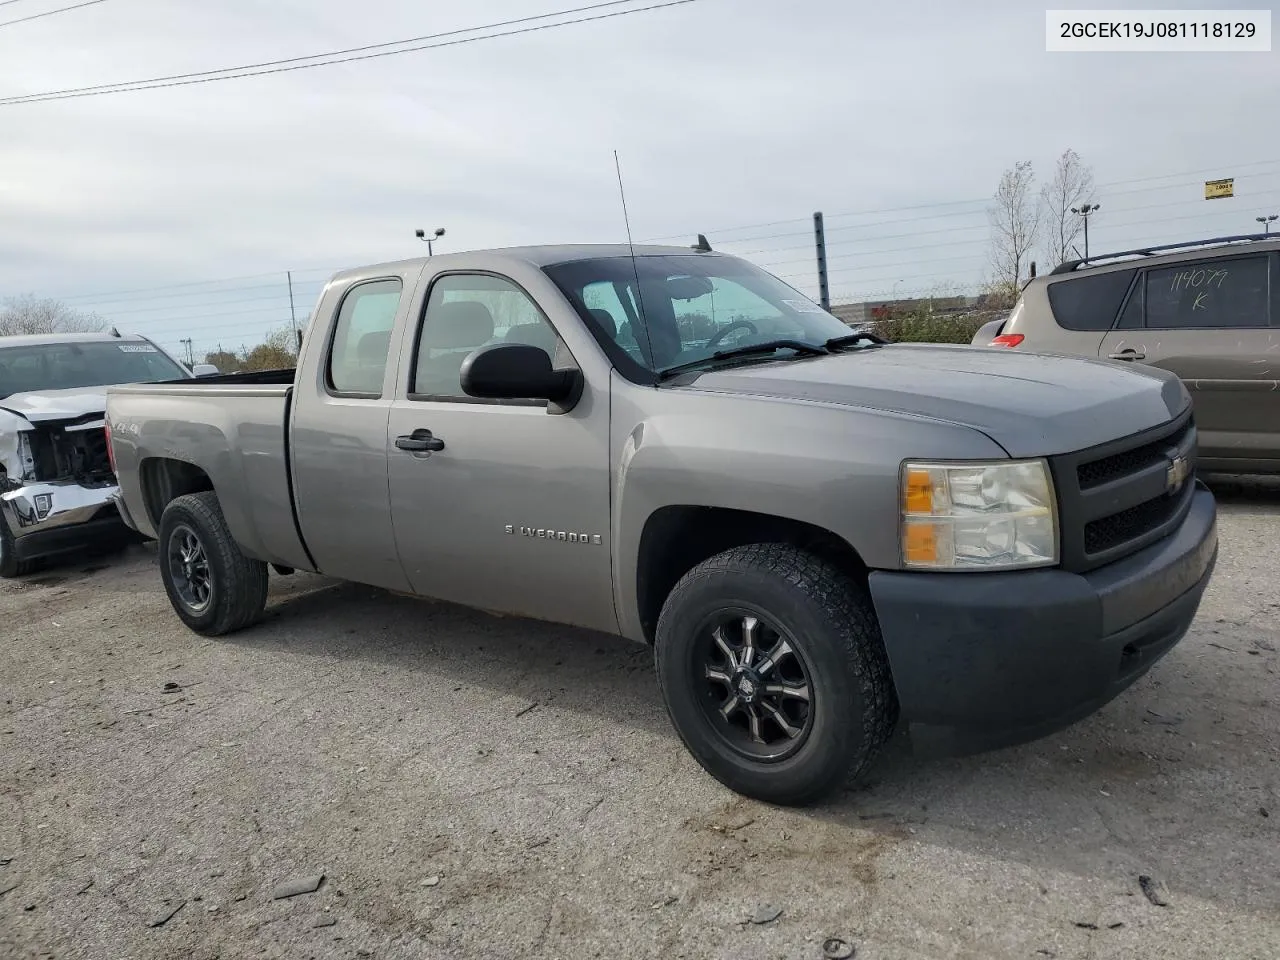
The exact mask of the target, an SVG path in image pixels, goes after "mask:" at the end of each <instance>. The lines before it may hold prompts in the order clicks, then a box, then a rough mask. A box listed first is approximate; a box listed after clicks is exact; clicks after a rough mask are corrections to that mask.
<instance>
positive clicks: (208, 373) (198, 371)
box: [191, 363, 218, 377]
mask: <svg viewBox="0 0 1280 960" xmlns="http://www.w3.org/2000/svg"><path fill="white" fill-rule="evenodd" d="M191 372H192V373H194V374H195V375H196V376H197V377H216V376H217V375H218V368H217V367H215V366H214V365H213V364H212V363H197V364H195V365H194V366H192V368H191Z"/></svg>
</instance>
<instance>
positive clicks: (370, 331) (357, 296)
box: [329, 277, 403, 397]
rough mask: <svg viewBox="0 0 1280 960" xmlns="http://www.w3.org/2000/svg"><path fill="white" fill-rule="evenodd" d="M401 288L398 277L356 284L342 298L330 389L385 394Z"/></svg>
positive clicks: (354, 392)
mask: <svg viewBox="0 0 1280 960" xmlns="http://www.w3.org/2000/svg"><path fill="white" fill-rule="evenodd" d="M402 286H403V284H402V283H401V282H400V279H399V278H398V277H395V278H392V279H388V280H373V281H371V282H369V283H361V284H357V285H356V286H354V287H352V288H351V289H350V290H348V291H347V294H346V296H345V297H343V298H342V306H341V307H340V308H339V309H338V322H337V325H336V327H335V329H334V333H333V346H332V347H330V349H329V389H330V390H332V391H334V392H335V393H352V394H357V395H359V396H366V397H378V396H381V395H382V380H383V375H384V374H385V373H386V370H387V357H388V355H389V354H390V351H391V328H392V327H393V326H394V325H395V320H396V311H397V310H398V309H399V308H400V291H401V289H402Z"/></svg>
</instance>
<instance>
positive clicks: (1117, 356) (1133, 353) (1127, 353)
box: [1107, 350, 1147, 360]
mask: <svg viewBox="0 0 1280 960" xmlns="http://www.w3.org/2000/svg"><path fill="white" fill-rule="evenodd" d="M1107 356H1109V357H1110V358H1111V359H1112V360H1145V359H1147V355H1146V354H1145V353H1140V352H1139V351H1137V350H1120V351H1118V352H1116V353H1109V354H1107Z"/></svg>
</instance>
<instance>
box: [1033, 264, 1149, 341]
mask: <svg viewBox="0 0 1280 960" xmlns="http://www.w3.org/2000/svg"><path fill="white" fill-rule="evenodd" d="M1135 273H1137V271H1136V270H1114V271H1112V272H1110V273H1095V274H1092V275H1086V276H1082V277H1074V278H1072V279H1070V280H1059V281H1058V282H1057V283H1051V284H1049V306H1050V307H1051V308H1052V309H1053V316H1054V319H1055V320H1057V321H1058V326H1060V327H1062V328H1063V329H1064V330H1110V329H1111V327H1112V325H1113V324H1114V323H1115V319H1116V313H1118V312H1119V310H1120V304H1121V303H1122V302H1123V301H1124V295H1125V294H1126V293H1128V291H1129V284H1130V283H1131V282H1132V281H1133V275H1134V274H1135Z"/></svg>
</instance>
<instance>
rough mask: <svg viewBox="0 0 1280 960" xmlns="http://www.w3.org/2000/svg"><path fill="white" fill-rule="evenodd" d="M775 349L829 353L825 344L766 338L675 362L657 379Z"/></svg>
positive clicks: (819, 353) (815, 355)
mask: <svg viewBox="0 0 1280 960" xmlns="http://www.w3.org/2000/svg"><path fill="white" fill-rule="evenodd" d="M775 350H794V351H795V352H796V353H803V354H806V355H808V356H811V357H817V356H822V355H823V354H827V353H830V352H831V351H830V350H828V349H827V348H826V347H825V346H820V345H819V344H816V343H805V342H804V341H803V340H767V341H765V342H764V343H745V344H743V345H742V346H740V347H730V348H729V349H728V350H717V351H716V352H715V353H713V354H712V355H711V356H709V357H702V358H701V359H699V360H689V361H688V362H686V363H677V364H676V365H675V366H674V367H667V368H666V369H665V370H662V371H661V372H660V373H659V374H658V379H660V380H666V379H667V378H669V377H672V376H675V375H676V374H677V373H683V372H684V371H685V370H692V369H694V368H695V367H700V366H702V365H703V364H704V363H711V362H712V361H714V360H729V359H732V358H734V357H750V356H753V355H754V354H758V353H773V352H774V351H775Z"/></svg>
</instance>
